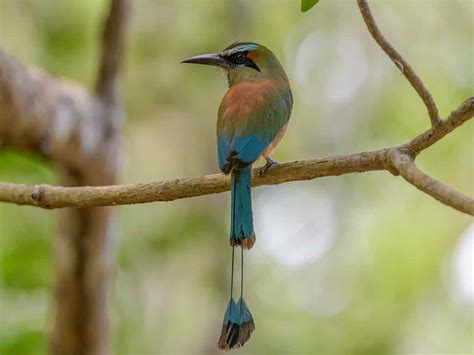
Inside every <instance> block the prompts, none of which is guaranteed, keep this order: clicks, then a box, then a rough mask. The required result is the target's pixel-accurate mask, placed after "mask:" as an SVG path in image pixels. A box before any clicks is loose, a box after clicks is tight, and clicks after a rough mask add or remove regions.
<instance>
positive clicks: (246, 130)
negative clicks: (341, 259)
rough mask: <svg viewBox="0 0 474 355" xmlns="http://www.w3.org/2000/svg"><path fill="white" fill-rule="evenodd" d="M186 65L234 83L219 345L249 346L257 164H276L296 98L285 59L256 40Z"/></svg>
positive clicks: (222, 161)
mask: <svg viewBox="0 0 474 355" xmlns="http://www.w3.org/2000/svg"><path fill="white" fill-rule="evenodd" d="M183 63H196V64H206V65H214V66H217V67H221V68H223V69H224V70H225V72H226V74H227V80H228V84H229V90H228V91H227V92H226V94H225V95H224V97H223V99H222V101H221V105H220V107H219V111H218V118H217V156H218V160H219V168H220V169H221V171H222V172H223V173H224V174H229V173H230V174H231V185H230V188H231V226H230V245H231V246H232V275H231V291H230V293H231V294H230V301H229V304H228V306H227V310H226V313H225V316H224V324H223V327H222V332H221V336H220V338H219V343H218V345H219V348H221V349H232V348H234V347H239V346H242V345H243V344H245V342H246V341H247V340H248V339H249V338H250V335H251V333H252V332H253V330H254V329H255V325H254V322H253V317H252V314H251V313H250V310H249V308H248V306H247V305H246V303H245V301H244V299H243V289H242V286H243V280H242V277H243V249H250V248H252V246H253V245H254V243H255V231H254V227H253V215H252V200H251V185H252V164H253V163H254V162H255V161H256V160H257V159H258V158H259V157H261V156H262V157H263V158H265V160H266V164H265V167H264V169H263V171H266V169H268V168H269V167H270V166H271V165H273V164H275V163H276V162H275V161H273V160H272V159H271V158H270V156H269V154H270V152H271V151H272V150H273V148H275V146H276V145H277V144H278V143H279V141H280V139H281V138H282V137H283V135H284V133H285V131H286V127H287V124H288V120H289V118H290V113H291V108H292V105H293V98H292V94H291V89H290V84H289V82H288V78H287V76H286V74H285V71H284V70H283V67H282V66H281V64H280V62H279V61H278V59H277V58H276V56H275V55H274V54H273V53H272V52H271V51H270V50H269V49H268V48H266V47H264V46H262V45H260V44H257V43H250V42H237V43H233V44H231V45H230V46H228V47H227V48H225V49H224V50H223V51H222V52H221V53H216V54H204V55H198V56H194V57H190V58H187V59H185V60H184V61H183ZM238 246H240V247H241V255H242V256H241V258H242V260H241V265H242V266H241V267H242V269H241V290H240V299H239V301H237V302H236V301H235V300H234V298H233V295H232V288H233V276H234V275H233V274H234V247H238Z"/></svg>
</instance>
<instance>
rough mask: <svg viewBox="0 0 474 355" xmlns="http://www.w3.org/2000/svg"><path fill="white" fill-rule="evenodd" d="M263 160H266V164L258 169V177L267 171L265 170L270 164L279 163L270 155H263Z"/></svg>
mask: <svg viewBox="0 0 474 355" xmlns="http://www.w3.org/2000/svg"><path fill="white" fill-rule="evenodd" d="M265 160H266V161H267V162H266V164H265V165H264V166H263V168H262V170H260V177H262V176H264V175H265V174H266V173H267V170H268V169H269V168H270V167H271V166H272V165H278V164H279V163H278V162H277V161H275V160H273V159H272V158H270V157H265Z"/></svg>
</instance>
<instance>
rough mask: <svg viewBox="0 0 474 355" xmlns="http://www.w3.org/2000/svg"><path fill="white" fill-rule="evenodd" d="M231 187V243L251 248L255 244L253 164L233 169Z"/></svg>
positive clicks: (243, 247)
mask: <svg viewBox="0 0 474 355" xmlns="http://www.w3.org/2000/svg"><path fill="white" fill-rule="evenodd" d="M230 189H231V193H232V200H231V204H232V205H231V210H232V212H231V225H230V245H232V246H238V245H240V246H241V247H242V249H250V248H252V247H253V245H254V244H255V232H254V230H253V213H252V197H251V191H252V166H249V167H247V168H245V169H243V170H233V171H232V175H231V185H230Z"/></svg>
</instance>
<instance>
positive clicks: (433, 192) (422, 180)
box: [391, 150, 474, 216]
mask: <svg viewBox="0 0 474 355" xmlns="http://www.w3.org/2000/svg"><path fill="white" fill-rule="evenodd" d="M391 157H392V162H393V165H394V166H395V167H396V168H397V170H398V172H399V173H400V175H401V176H402V177H403V178H404V179H405V180H406V181H407V182H409V183H410V184H412V185H413V186H415V187H416V188H417V189H419V190H421V191H423V192H426V193H427V194H428V195H430V196H432V197H434V198H435V199H437V200H438V201H440V202H442V203H444V204H445V205H448V206H451V207H453V208H455V209H457V210H458V211H461V212H464V213H468V214H470V215H473V216H474V199H472V198H470V197H467V196H464V195H463V194H461V193H460V192H458V191H456V190H454V189H453V188H452V187H449V186H447V185H445V184H443V183H442V182H439V181H438V180H435V179H433V178H432V177H430V176H428V175H426V174H425V173H424V172H423V171H421V170H420V169H418V167H417V166H416V165H415V162H414V161H413V158H412V157H411V156H410V155H408V154H405V153H402V152H401V151H399V150H394V151H393V152H392V154H391Z"/></svg>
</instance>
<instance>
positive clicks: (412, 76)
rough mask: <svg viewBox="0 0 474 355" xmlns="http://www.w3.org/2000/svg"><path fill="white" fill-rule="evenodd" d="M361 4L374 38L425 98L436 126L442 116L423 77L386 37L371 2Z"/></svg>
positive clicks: (364, 17) (361, 2) (360, 0)
mask: <svg viewBox="0 0 474 355" xmlns="http://www.w3.org/2000/svg"><path fill="white" fill-rule="evenodd" d="M357 4H358V5H359V9H360V13H361V14H362V17H363V19H364V22H365V24H366V25H367V29H368V30H369V32H370V34H371V35H372V37H373V39H374V40H375V42H377V44H378V45H379V46H380V47H381V48H382V50H383V51H384V52H385V53H386V54H387V55H388V56H389V57H390V59H392V61H393V62H394V63H395V65H396V66H397V67H398V69H400V71H401V72H402V74H403V75H404V76H405V78H407V80H408V81H409V82H410V84H411V86H413V88H414V89H415V90H416V92H417V93H418V95H419V96H420V97H421V99H422V100H423V102H424V104H425V106H426V109H427V110H428V114H429V116H430V120H431V125H432V126H435V125H437V124H438V123H439V121H440V118H439V114H438V108H437V107H436V103H435V102H434V100H433V97H432V96H431V94H430V92H429V91H428V89H427V88H426V86H425V85H424V84H423V82H422V81H421V79H420V78H419V77H418V75H416V73H415V71H414V70H413V68H412V67H411V66H410V64H408V62H407V61H406V60H405V59H404V58H403V57H402V55H401V54H400V53H399V52H398V51H397V50H396V49H395V48H394V47H393V46H392V45H391V44H390V42H389V41H388V40H387V39H386V38H385V36H384V35H383V34H382V32H381V31H380V29H379V28H378V26H377V23H376V22H375V19H374V17H373V16H372V12H371V11H370V7H369V3H368V2H367V0H357Z"/></svg>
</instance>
